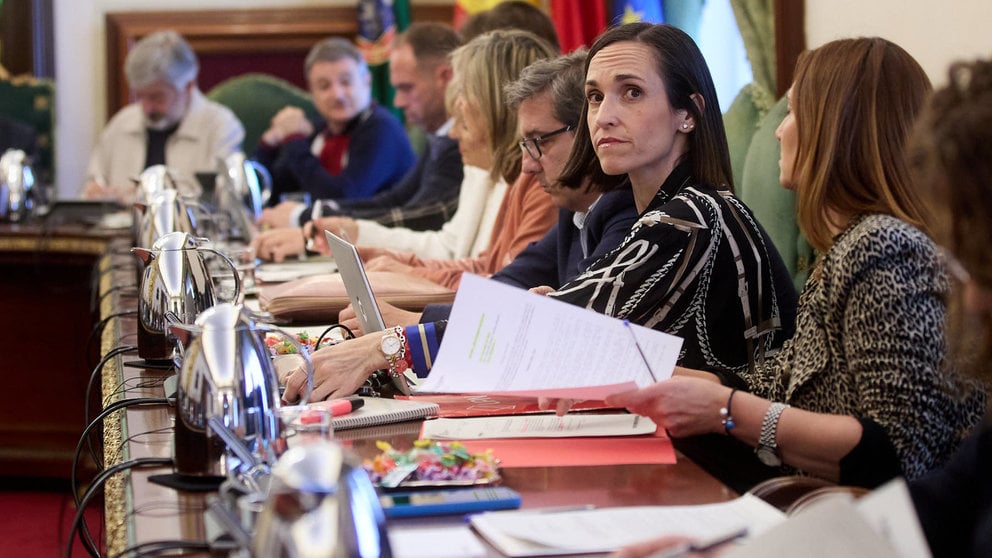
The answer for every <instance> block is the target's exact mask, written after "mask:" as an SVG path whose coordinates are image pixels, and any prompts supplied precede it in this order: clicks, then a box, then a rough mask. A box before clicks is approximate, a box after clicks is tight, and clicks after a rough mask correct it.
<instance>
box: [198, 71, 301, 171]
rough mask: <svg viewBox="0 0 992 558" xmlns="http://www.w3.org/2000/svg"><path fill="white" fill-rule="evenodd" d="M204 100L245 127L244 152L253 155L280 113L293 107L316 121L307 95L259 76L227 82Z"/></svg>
mask: <svg viewBox="0 0 992 558" xmlns="http://www.w3.org/2000/svg"><path fill="white" fill-rule="evenodd" d="M206 95H207V97H208V98H210V99H212V100H213V101H216V102H218V103H220V104H222V105H224V106H226V107H228V108H230V109H231V110H232V111H233V112H234V114H235V116H237V117H238V118H239V119H240V120H241V124H243V125H244V127H245V140H244V144H243V149H244V151H245V153H247V154H249V155H250V154H252V153H254V152H255V147H256V146H257V145H258V141H259V138H261V137H262V134H263V133H265V130H268V129H269V123H270V122H271V120H272V117H273V116H275V114H276V113H277V112H279V110H280V109H282V108H283V107H285V106H287V105H293V106H297V107H300V108H301V109H303V110H304V111H305V112H306V113H307V116H308V117H310V118H317V117H319V116H320V115H319V113H318V112H317V109H316V107H314V104H313V101H312V100H311V99H310V95H309V94H308V93H307V92H306V91H304V90H302V89H300V88H299V87H297V86H295V85H293V84H292V83H289V82H288V81H286V80H283V79H280V78H277V77H275V76H271V75H268V74H260V73H247V74H242V75H240V76H235V77H232V78H230V79H227V80H225V81H223V82H221V83H218V84H217V85H216V86H214V88H213V89H211V90H210V91H208V92H207V94H206Z"/></svg>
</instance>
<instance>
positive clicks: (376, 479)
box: [363, 440, 499, 487]
mask: <svg viewBox="0 0 992 558" xmlns="http://www.w3.org/2000/svg"><path fill="white" fill-rule="evenodd" d="M376 447H378V448H379V450H380V451H381V452H382V453H380V454H379V455H377V456H376V457H375V459H371V460H369V459H366V460H365V462H364V464H363V465H364V467H365V470H366V471H367V472H368V474H369V477H370V478H371V479H372V482H373V483H374V484H376V485H377V486H387V487H392V486H398V487H415V486H447V485H477V484H492V483H495V482H496V481H498V480H499V460H498V459H496V457H495V456H494V455H493V453H492V451H491V450H487V451H486V452H485V453H469V452H468V450H467V449H466V448H465V446H464V445H462V444H461V442H435V441H432V440H416V441H415V442H414V443H413V447H412V448H411V449H410V450H408V451H398V450H396V449H394V448H393V447H392V446H391V445H390V444H389V443H388V442H383V441H377V442H376ZM397 472H398V473H400V474H401V475H402V476H403V478H402V479H396V478H395V477H396V473H397ZM390 476H392V477H393V479H392V480H393V481H395V482H388V481H387V479H389V477H390ZM399 480H401V482H399Z"/></svg>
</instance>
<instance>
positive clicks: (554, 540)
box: [471, 494, 785, 556]
mask: <svg viewBox="0 0 992 558" xmlns="http://www.w3.org/2000/svg"><path fill="white" fill-rule="evenodd" d="M784 519H785V515H784V514H783V513H782V512H780V511H779V510H777V509H776V508H774V507H772V506H771V505H769V504H767V503H765V502H764V501H763V500H761V499H760V498H757V497H755V496H751V495H749V494H745V495H744V496H741V497H740V498H737V499H736V500H733V501H730V502H725V503H721V504H708V505H700V506H635V507H622V508H600V509H595V510H584V511H570V512H560V513H541V512H528V511H527V510H521V511H514V512H490V513H483V514H479V515H475V516H473V517H472V519H471V523H472V527H474V528H475V529H476V531H478V532H479V534H480V535H481V536H482V537H484V538H486V539H487V540H489V541H490V542H491V543H493V545H494V546H496V547H497V548H498V549H499V550H500V551H501V552H503V553H505V554H506V555H508V556H542V555H555V554H574V553H591V552H612V551H614V550H616V549H618V548H620V547H621V546H625V545H628V544H633V543H636V542H641V541H644V540H648V539H653V538H656V537H660V536H663V535H686V536H689V537H693V538H700V539H708V538H712V537H715V536H719V535H723V534H726V533H730V532H734V531H737V530H739V529H741V528H742V527H746V528H747V529H748V533H749V534H760V533H762V532H764V531H766V530H768V529H769V528H771V527H773V526H774V525H777V524H779V523H781V522H782V521H783V520H784Z"/></svg>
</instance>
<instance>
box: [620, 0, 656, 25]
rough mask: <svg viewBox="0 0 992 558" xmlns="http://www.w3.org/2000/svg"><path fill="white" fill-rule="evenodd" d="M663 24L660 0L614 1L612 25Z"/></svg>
mask: <svg viewBox="0 0 992 558" xmlns="http://www.w3.org/2000/svg"><path fill="white" fill-rule="evenodd" d="M638 21H646V22H648V23H665V15H664V10H662V7H661V0H614V2H613V23H615V24H621V23H636V22H638Z"/></svg>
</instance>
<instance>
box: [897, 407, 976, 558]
mask: <svg viewBox="0 0 992 558" xmlns="http://www.w3.org/2000/svg"><path fill="white" fill-rule="evenodd" d="M986 420H987V421H988V420H989V419H986ZM990 472H992V423H989V422H986V423H985V424H984V425H983V426H982V427H981V428H980V429H979V430H978V431H977V432H975V433H974V434H973V435H972V436H971V438H969V439H967V440H965V442H964V443H963V444H962V445H961V448H960V449H959V450H958V452H957V454H955V455H954V457H953V458H951V461H950V462H949V463H948V464H947V465H945V466H944V467H943V468H942V469H938V470H936V471H934V472H933V473H931V474H930V476H928V477H924V478H922V479H919V480H917V481H915V482H913V483H911V484H910V485H909V492H910V495H912V497H913V504H914V505H915V506H916V513H917V514H918V515H919V517H920V525H922V526H923V532H924V533H925V534H926V537H927V541H928V542H929V543H930V551H931V552H932V553H933V555H934V558H941V557H943V556H954V557H975V558H977V557H979V556H988V553H989V551H990V549H992V476H990V475H989V473H990Z"/></svg>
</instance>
